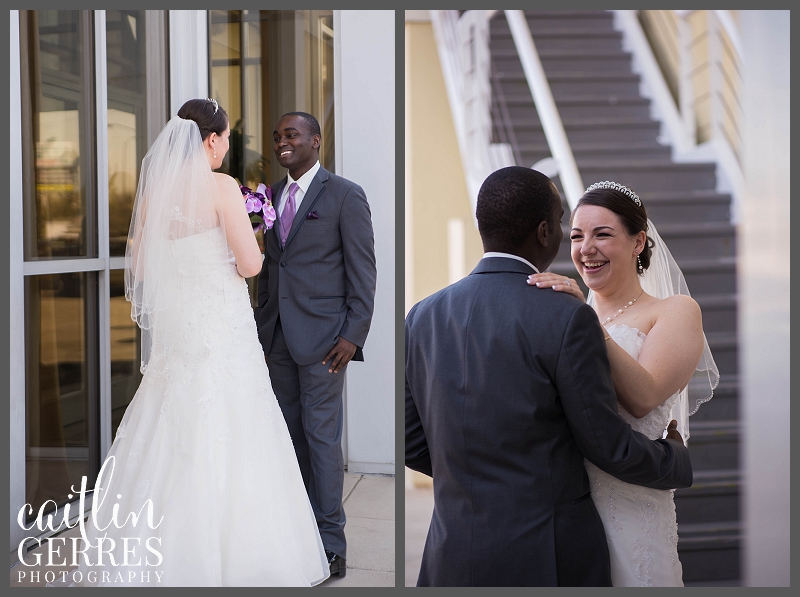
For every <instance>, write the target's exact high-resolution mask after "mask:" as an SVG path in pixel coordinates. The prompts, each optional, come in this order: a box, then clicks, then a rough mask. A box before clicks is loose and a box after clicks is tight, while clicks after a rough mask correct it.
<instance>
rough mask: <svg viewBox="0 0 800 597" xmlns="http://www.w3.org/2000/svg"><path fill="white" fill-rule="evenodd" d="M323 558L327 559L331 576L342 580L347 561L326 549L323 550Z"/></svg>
mask: <svg viewBox="0 0 800 597" xmlns="http://www.w3.org/2000/svg"><path fill="white" fill-rule="evenodd" d="M325 556H326V557H327V558H328V564H330V566H331V576H338V577H339V578H344V575H345V574H347V560H345V559H344V558H343V557H342V556H337V555H336V554H335V553H333V552H332V551H328V550H327V549H326V550H325Z"/></svg>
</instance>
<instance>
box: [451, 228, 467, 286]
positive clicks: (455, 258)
mask: <svg viewBox="0 0 800 597" xmlns="http://www.w3.org/2000/svg"><path fill="white" fill-rule="evenodd" d="M464 260H465V258H464V220H462V219H461V218H450V219H449V220H447V271H448V275H447V278H448V280H447V281H448V283H449V284H453V283H454V282H458V281H459V280H460V279H461V278H463V277H464V273H465V272H464V270H465V268H464Z"/></svg>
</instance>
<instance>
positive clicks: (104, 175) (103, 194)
mask: <svg viewBox="0 0 800 597" xmlns="http://www.w3.org/2000/svg"><path fill="white" fill-rule="evenodd" d="M94 31H95V40H94V41H95V56H94V60H95V65H94V68H95V75H94V76H95V106H96V113H97V121H96V125H97V139H96V147H95V149H96V152H97V153H96V155H97V173H96V174H97V180H96V184H97V242H98V247H97V249H98V251H97V256H98V258H100V259H101V260H102V261H103V262H104V269H102V270H100V271H99V272H98V274H97V288H98V297H97V325H98V328H99V330H100V333H99V334H98V342H99V346H98V355H99V357H100V358H99V359H98V366H99V369H100V370H99V373H100V388H99V389H100V415H99V419H100V420H99V430H100V462H101V463H102V462H103V460H104V459H105V457H106V454H107V453H108V449H109V448H110V447H111V440H112V438H111V338H110V336H109V333H108V332H106V331H104V330H110V329H111V313H110V310H111V305H110V304H109V301H110V296H111V281H110V279H109V271H108V256H109V248H108V235H109V232H108V72H107V68H106V62H107V54H106V11H104V10H96V11H94ZM101 466H102V464H101Z"/></svg>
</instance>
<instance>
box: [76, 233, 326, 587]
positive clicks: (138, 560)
mask: <svg viewBox="0 0 800 597" xmlns="http://www.w3.org/2000/svg"><path fill="white" fill-rule="evenodd" d="M171 250H172V253H173V255H174V257H175V259H174V262H175V264H176V266H177V271H176V272H175V279H174V280H173V282H174V283H175V284H176V285H177V288H178V290H179V292H178V293H176V296H180V297H183V299H184V303H183V304H181V305H177V306H176V308H172V309H170V317H169V319H168V320H167V321H164V318H161V320H160V321H161V322H162V323H161V324H160V325H162V326H168V327H169V328H170V329H168V330H165V329H164V328H163V327H162V328H161V329H160V330H154V332H155V333H154V335H153V338H154V340H153V347H152V353H151V356H150V359H149V363H148V365H147V369H146V371H145V374H144V377H143V379H142V382H141V385H140V387H139V389H138V391H137V392H136V395H135V396H134V398H133V400H132V402H131V404H130V406H129V407H128V409H127V411H126V413H125V416H124V418H123V420H122V422H121V423H120V426H119V429H118V431H117V435H116V438H115V441H114V443H113V445H112V446H111V449H110V451H109V454H108V457H109V458H110V457H113V460H109V462H108V464H107V465H106V471H105V474H104V478H103V480H102V483H101V485H102V488H101V489H99V490H96V491H95V498H94V499H95V508H96V509H98V512H97V513H96V514H95V515H96V516H97V522H98V525H99V527H100V528H99V529H98V528H97V527H95V525H94V524H92V521H93V519H92V517H91V516H90V517H89V519H88V521H87V536H88V538H89V544H90V547H89V549H87V551H86V555H85V557H82V558H81V565H80V567H79V571H80V572H81V575H80V576H78V578H80V579H82V580H81V582H82V583H83V584H98V585H117V586H132V585H152V586H310V585H315V584H318V583H320V582H322V581H323V580H325V579H326V578H327V577H328V575H329V568H328V564H327V560H326V558H325V551H324V548H323V546H322V541H321V540H320V536H319V532H318V530H317V524H316V521H315V518H314V513H313V511H312V509H311V505H310V503H309V500H308V497H307V494H306V489H305V487H304V485H303V480H302V477H301V475H300V470H299V467H298V464H297V460H296V457H295V452H294V448H293V446H292V443H291V440H290V438H289V433H288V430H287V427H286V423H285V422H284V419H283V416H282V414H281V411H280V408H279V406H278V403H277V401H276V399H275V397H274V395H273V393H272V389H271V385H270V380H269V374H268V371H267V365H266V363H265V361H264V353H263V350H262V348H261V345H260V343H259V341H258V338H257V334H256V328H255V322H254V319H253V314H252V309H251V306H250V299H249V295H248V291H247V285H246V283H245V281H244V280H243V279H242V278H241V277H240V276H239V275H238V273H237V271H236V268H235V265H234V264H233V257H232V253H231V252H230V250H229V248H228V246H227V244H226V242H225V236H224V233H223V232H222V231H221V229H220V228H213V229H211V230H206V231H205V232H202V233H200V234H195V235H192V236H186V237H185V238H182V239H179V240H175V241H172V244H171ZM165 331H166V332H168V333H164V332H165ZM164 338H172V339H173V340H171V341H169V342H166V343H165V342H163V339H164ZM174 339H178V340H177V341H176V340H174ZM112 462H113V473H112V476H111V478H110V479H109V478H108V472H109V467H110V466H111V464H112ZM98 500H99V501H102V505H101V506H100V507H99V508H98V506H97V503H98ZM147 500H149V502H148V501H147ZM148 504H151V505H152V510H153V513H154V517H153V523H154V525H153V526H156V528H155V529H151V528H150V526H149V525H148V524H147V512H148ZM115 505H118V514H117V520H118V523H119V524H122V522H123V521H124V520H125V517H126V516H128V515H129V514H130V513H137V514H139V513H140V514H141V516H140V518H139V520H138V521H137V523H136V525H135V526H134V525H133V524H132V520H129V521H128V522H127V524H124V525H122V528H117V526H116V525H115V524H112V523H111V521H112V515H113V509H114V507H115ZM160 519H161V522H160V524H157V523H158V522H159V520H160ZM108 525H110V526H108ZM106 526H108V528H106V529H105V530H100V529H103V528H104V527H106ZM104 536H107V539H105V540H103V541H102V546H103V547H102V549H103V550H105V553H99V552H98V549H97V545H98V540H100V539H101V538H102V537H104ZM108 539H112V540H113V541H114V547H113V549H111V547H110V546H111V543H110V542H108ZM109 550H110V551H111V554H110V555H112V556H114V557H113V561H112V559H111V558H110V557H109V553H108V551H109ZM126 551H127V555H126ZM98 558H100V559H101V561H100V562H98ZM92 572H93V574H92ZM157 573H158V574H157ZM75 577H76V575H75V574H73V578H75Z"/></svg>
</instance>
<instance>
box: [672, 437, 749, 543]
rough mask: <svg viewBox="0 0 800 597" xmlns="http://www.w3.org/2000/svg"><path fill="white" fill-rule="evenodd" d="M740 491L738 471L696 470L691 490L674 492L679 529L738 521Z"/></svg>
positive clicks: (689, 488)
mask: <svg viewBox="0 0 800 597" xmlns="http://www.w3.org/2000/svg"><path fill="white" fill-rule="evenodd" d="M690 428H691V425H690ZM689 452H690V454H691V448H690V450H689ZM740 489H741V479H740V474H739V471H738V470H711V471H696V472H695V473H694V481H693V483H692V486H691V487H688V488H686V489H676V490H675V510H676V514H677V519H678V528H679V529H680V528H682V526H683V525H684V524H693V523H704V522H705V523H711V522H730V521H732V520H739V511H740V510H739V504H740V500H739V496H740Z"/></svg>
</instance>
